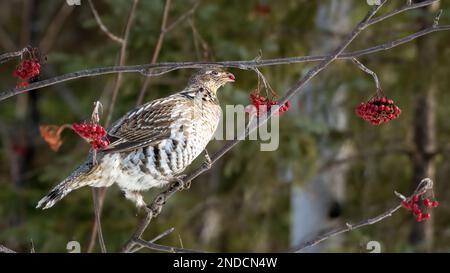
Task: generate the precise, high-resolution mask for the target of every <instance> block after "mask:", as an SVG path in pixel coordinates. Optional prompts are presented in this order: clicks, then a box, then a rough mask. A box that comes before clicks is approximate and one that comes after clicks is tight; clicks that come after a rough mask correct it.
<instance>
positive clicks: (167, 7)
mask: <svg viewBox="0 0 450 273" xmlns="http://www.w3.org/2000/svg"><path fill="white" fill-rule="evenodd" d="M171 2H172V0H166V1H165V2H164V9H163V15H162V19H161V28H160V31H159V36H158V40H157V41H156V45H155V48H154V49H153V54H152V59H151V60H150V63H151V64H155V63H156V61H157V60H158V57H159V53H160V52H161V47H162V44H163V41H164V36H165V34H166V24H167V18H169V10H170V4H171ZM149 84H150V77H146V78H145V80H144V84H143V85H142V88H141V91H140V92H139V96H138V99H137V102H136V105H141V104H142V101H143V100H144V97H145V92H146V90H147V87H148V85H149Z"/></svg>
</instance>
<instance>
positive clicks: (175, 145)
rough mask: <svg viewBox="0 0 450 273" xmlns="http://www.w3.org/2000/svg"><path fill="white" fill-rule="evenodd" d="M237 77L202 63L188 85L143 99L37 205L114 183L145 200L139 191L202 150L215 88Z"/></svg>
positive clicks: (170, 175)
mask: <svg viewBox="0 0 450 273" xmlns="http://www.w3.org/2000/svg"><path fill="white" fill-rule="evenodd" d="M234 80H235V77H234V75H233V74H231V73H229V72H225V71H222V70H220V69H216V68H211V69H202V70H200V71H199V72H197V73H196V74H194V75H193V76H192V77H191V78H190V80H189V83H188V85H187V87H186V88H185V89H184V90H182V91H180V92H178V93H176V94H173V95H171V96H168V97H165V98H161V99H157V100H154V101H151V102H148V103H146V104H143V105H141V106H139V107H137V108H135V109H133V110H131V111H130V112H128V113H127V114H125V115H124V116H123V117H122V118H120V119H119V120H117V121H116V122H115V123H114V124H113V125H112V126H111V127H110V128H109V130H108V135H107V137H108V139H109V140H110V141H111V143H110V144H109V145H108V146H107V147H106V148H103V149H100V150H98V151H97V154H96V161H97V163H96V164H94V160H93V153H92V152H91V153H90V154H89V156H88V158H87V159H86V160H85V161H84V162H83V163H82V164H81V165H80V166H78V168H76V169H75V170H74V171H73V172H72V173H71V174H70V175H69V176H68V177H67V178H66V179H64V180H63V181H62V182H61V183H60V184H58V185H57V186H56V187H54V188H53V189H52V190H51V191H50V192H49V193H48V194H47V195H46V196H45V197H44V198H42V199H41V200H40V201H39V203H38V205H37V208H42V209H48V208H50V207H52V206H53V205H54V204H55V203H56V202H57V201H59V200H61V199H62V198H63V197H64V196H66V195H67V194H68V193H69V192H71V191H73V190H75V189H78V188H81V187H84V186H91V187H109V186H111V185H112V184H114V183H116V184H117V185H118V186H119V187H120V189H121V190H122V191H123V192H124V193H125V197H126V198H128V199H130V200H132V201H133V202H134V203H135V204H136V206H137V207H139V208H140V207H144V208H145V206H146V204H145V202H144V200H143V197H142V195H141V192H142V191H147V190H149V189H150V188H153V187H161V186H164V185H166V184H168V183H169V182H170V181H173V180H174V179H177V176H178V175H180V174H181V173H182V172H183V170H184V169H185V168H186V167H187V166H189V165H190V164H191V162H192V161H193V160H194V159H195V158H196V157H197V156H198V155H199V154H200V153H202V151H203V150H205V147H206V145H207V144H208V142H209V141H210V140H211V138H212V137H213V134H214V132H215V130H216V128H217V126H218V124H219V120H220V115H221V108H220V106H219V101H218V99H217V90H218V89H219V88H220V87H222V86H223V85H225V84H226V83H228V82H234Z"/></svg>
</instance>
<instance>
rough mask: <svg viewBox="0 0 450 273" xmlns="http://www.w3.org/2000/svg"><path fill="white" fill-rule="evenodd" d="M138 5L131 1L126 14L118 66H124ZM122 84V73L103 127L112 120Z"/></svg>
mask: <svg viewBox="0 0 450 273" xmlns="http://www.w3.org/2000/svg"><path fill="white" fill-rule="evenodd" d="M138 3H139V0H133V5H132V6H131V9H130V12H129V14H128V19H127V23H126V25H125V31H124V34H123V38H122V40H123V43H122V46H121V48H120V55H119V66H123V65H125V60H126V54H127V45H128V36H129V34H130V29H131V25H132V24H133V20H134V14H135V12H136V8H137V5H138ZM121 84H122V73H118V74H117V78H116V83H115V85H114V88H113V91H112V98H111V102H110V106H109V109H108V115H107V116H106V122H105V127H109V125H110V123H111V119H112V115H113V112H114V106H115V104H116V100H117V95H118V94H119V89H120V85H121Z"/></svg>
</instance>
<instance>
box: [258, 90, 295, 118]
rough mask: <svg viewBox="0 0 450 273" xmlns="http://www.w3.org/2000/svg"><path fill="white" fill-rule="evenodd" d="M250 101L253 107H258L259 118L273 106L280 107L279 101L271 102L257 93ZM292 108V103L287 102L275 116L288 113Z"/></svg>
mask: <svg viewBox="0 0 450 273" xmlns="http://www.w3.org/2000/svg"><path fill="white" fill-rule="evenodd" d="M250 101H251V103H252V105H254V106H255V107H256V116H257V117H259V116H260V115H261V113H265V112H266V111H268V110H269V109H270V108H271V107H272V106H273V105H278V102H277V101H274V100H270V99H268V98H266V97H263V96H261V95H260V94H258V93H255V92H254V93H251V94H250ZM290 106H291V102H290V101H286V102H285V103H284V104H283V105H281V106H280V107H279V108H278V111H277V113H275V114H276V115H280V114H282V113H284V112H286V111H287V110H289V107H290Z"/></svg>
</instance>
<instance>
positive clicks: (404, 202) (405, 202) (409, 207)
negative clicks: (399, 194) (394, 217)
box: [401, 200, 411, 210]
mask: <svg viewBox="0 0 450 273" xmlns="http://www.w3.org/2000/svg"><path fill="white" fill-rule="evenodd" d="M401 204H402V206H403V207H404V208H405V209H408V210H410V209H411V205H410V204H409V203H408V201H406V200H403V201H402V203H401Z"/></svg>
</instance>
